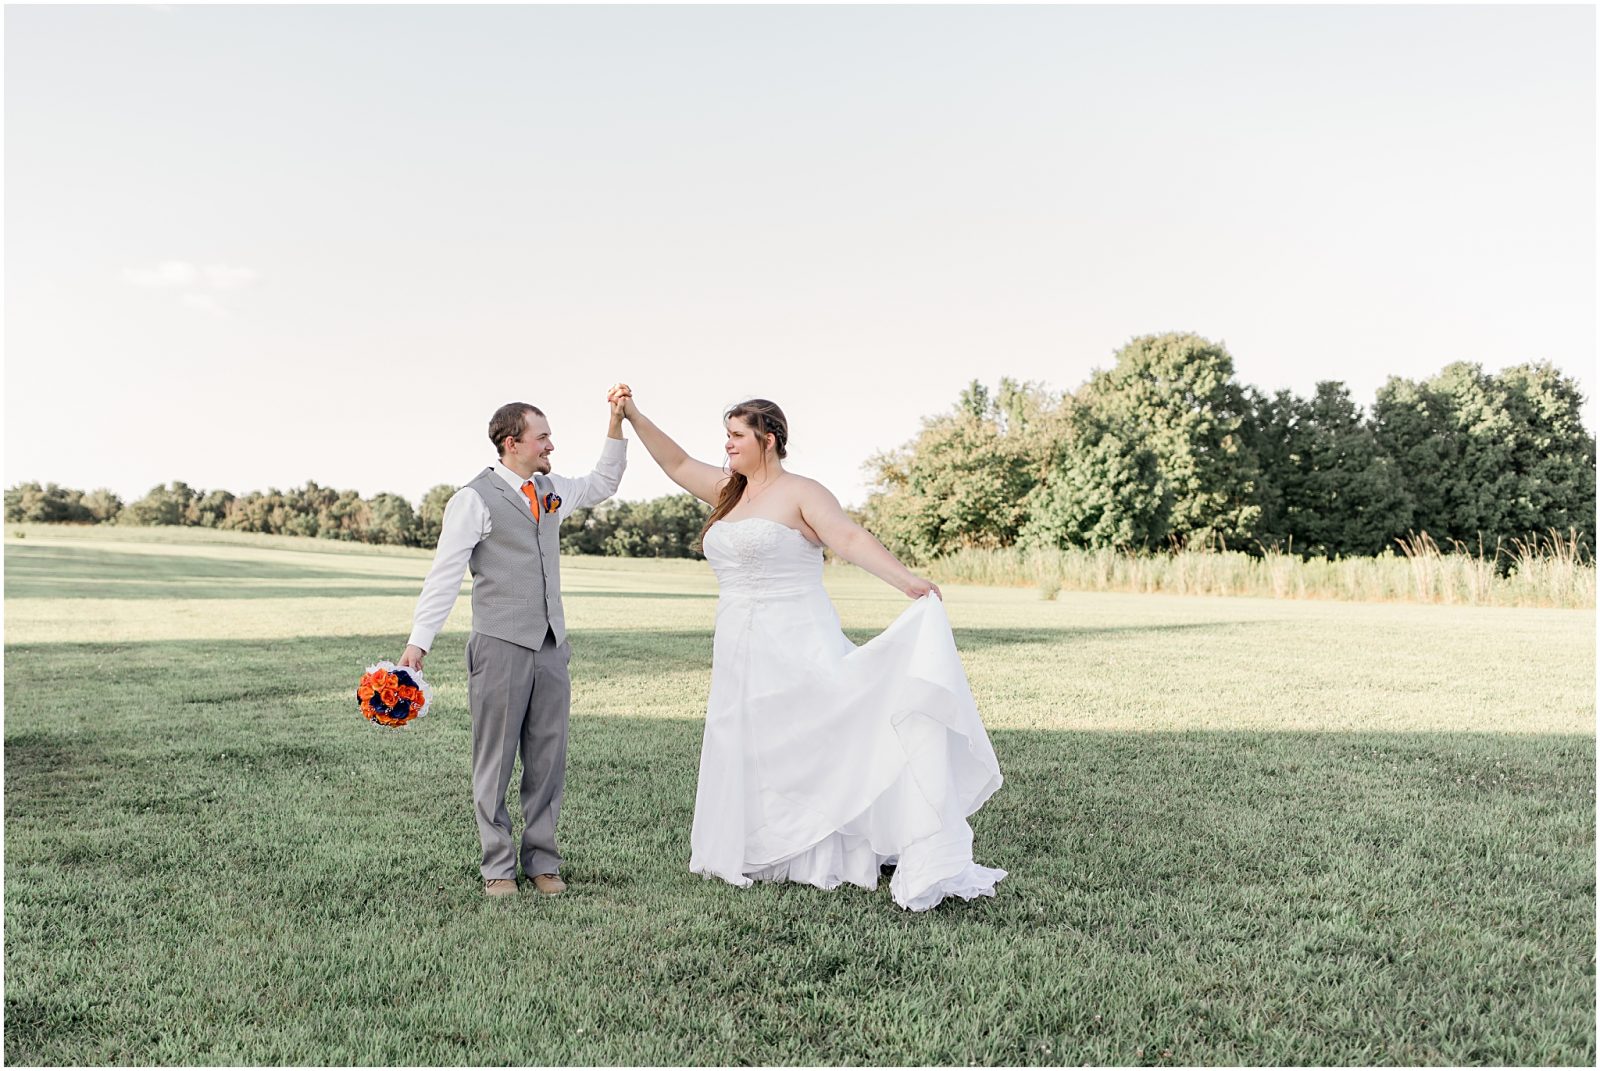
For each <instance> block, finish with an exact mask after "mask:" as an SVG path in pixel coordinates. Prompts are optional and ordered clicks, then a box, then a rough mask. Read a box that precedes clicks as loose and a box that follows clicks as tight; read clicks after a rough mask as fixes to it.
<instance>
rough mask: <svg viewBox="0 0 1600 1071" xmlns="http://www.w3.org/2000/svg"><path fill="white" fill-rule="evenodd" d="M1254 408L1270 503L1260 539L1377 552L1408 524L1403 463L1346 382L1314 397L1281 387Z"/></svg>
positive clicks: (1325, 385)
mask: <svg viewBox="0 0 1600 1071" xmlns="http://www.w3.org/2000/svg"><path fill="white" fill-rule="evenodd" d="M1262 408H1263V407H1261V406H1259V405H1258V406H1257V412H1258V420H1261V425H1260V427H1259V431H1260V438H1259V440H1258V447H1257V449H1258V454H1259V455H1260V458H1261V467H1262V477H1263V478H1262V483H1263V485H1264V488H1270V491H1268V493H1266V494H1265V495H1264V497H1265V498H1266V499H1267V501H1268V502H1269V503H1270V504H1269V505H1266V506H1264V514H1263V518H1262V523H1261V525H1260V531H1259V532H1258V538H1259V539H1260V541H1261V542H1263V543H1266V544H1269V545H1270V544H1274V543H1276V544H1278V545H1280V546H1282V547H1285V548H1291V547H1292V548H1293V549H1295V550H1297V551H1300V552H1301V553H1302V554H1305V555H1308V556H1309V555H1321V556H1323V557H1327V558H1334V557H1348V556H1350V555H1357V554H1377V553H1378V552H1380V551H1382V550H1383V549H1384V548H1386V547H1391V546H1393V541H1394V539H1395V538H1396V537H1397V536H1402V535H1404V534H1405V533H1406V531H1407V530H1408V529H1409V528H1410V527H1411V522H1412V505H1411V499H1410V496H1409V495H1408V494H1407V492H1406V489H1405V486H1404V483H1403V482H1402V480H1401V476H1400V471H1399V466H1397V465H1396V464H1395V463H1394V460H1393V459H1392V458H1390V457H1389V455H1388V454H1386V453H1385V452H1384V451H1383V450H1382V448H1381V447H1380V446H1379V445H1378V441H1377V437H1376V435H1375V434H1374V432H1373V429H1372V426H1371V424H1370V423H1369V422H1368V421H1367V420H1366V418H1365V416H1364V414H1363V413H1362V412H1361V408H1360V407H1359V406H1357V405H1356V404H1355V402H1354V401H1353V400H1352V399H1351V397H1350V392H1349V390H1348V389H1347V388H1346V387H1345V385H1344V384H1342V383H1335V382H1322V383H1318V384H1317V388H1316V393H1315V394H1314V395H1313V396H1312V397H1311V398H1310V399H1302V398H1297V397H1295V396H1294V395H1292V394H1290V393H1289V392H1288V391H1280V392H1278V394H1277V395H1276V396H1275V397H1274V398H1273V399H1272V400H1271V402H1270V403H1269V404H1268V405H1267V406H1266V407H1265V409H1266V412H1265V414H1264V416H1265V419H1261V416H1260V415H1259V414H1261V413H1262Z"/></svg>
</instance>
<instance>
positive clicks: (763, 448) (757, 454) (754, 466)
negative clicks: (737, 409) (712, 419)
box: [723, 417, 773, 479]
mask: <svg viewBox="0 0 1600 1071" xmlns="http://www.w3.org/2000/svg"><path fill="white" fill-rule="evenodd" d="M727 429H728V441H727V442H726V443H725V444H724V445H723V449H724V450H726V451H727V453H728V468H729V469H731V470H733V471H734V472H737V473H738V474H739V475H741V476H743V477H745V478H746V479H748V478H750V477H751V476H753V475H755V474H756V473H758V472H760V471H761V466H762V459H763V458H764V457H765V458H766V461H767V463H768V464H770V463H771V460H772V459H771V458H770V457H767V454H768V453H769V452H770V451H771V449H772V439H773V436H772V433H771V432H768V433H767V435H766V440H767V441H766V442H765V443H763V442H762V441H761V440H760V439H758V438H756V433H755V429H754V428H752V427H751V426H750V425H749V424H746V423H745V422H744V419H743V418H742V417H729V418H728V420H727Z"/></svg>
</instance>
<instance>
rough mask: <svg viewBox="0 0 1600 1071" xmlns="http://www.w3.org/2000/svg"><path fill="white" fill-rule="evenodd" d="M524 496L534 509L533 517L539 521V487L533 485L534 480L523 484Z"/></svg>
mask: <svg viewBox="0 0 1600 1071" xmlns="http://www.w3.org/2000/svg"><path fill="white" fill-rule="evenodd" d="M522 497H523V498H526V499H527V500H528V508H529V509H531V510H533V519H534V520H535V521H537V520H538V519H539V489H538V488H537V487H535V486H534V485H533V481H532V480H529V481H528V482H526V483H524V484H523V485H522Z"/></svg>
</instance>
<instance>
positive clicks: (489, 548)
mask: <svg viewBox="0 0 1600 1071" xmlns="http://www.w3.org/2000/svg"><path fill="white" fill-rule="evenodd" d="M533 483H534V487H535V488H537V490H538V494H539V501H540V502H543V501H544V496H545V495H548V494H552V493H554V491H555V488H554V486H552V485H551V483H550V481H549V480H548V479H546V478H545V477H544V476H541V475H537V474H536V475H535V476H534V477H533ZM467 486H468V487H470V488H472V490H473V491H475V492H477V495H478V497H479V498H481V499H483V504H484V505H485V506H487V507H489V537H488V538H487V539H484V540H482V541H481V542H479V543H478V545H477V546H476V547H474V548H473V549H472V557H471V558H469V559H468V560H467V567H468V568H469V569H470V570H471V571H472V631H474V632H481V633H483V634H484V635H485V636H494V637H495V638H497V639H502V640H505V641H507V642H509V643H514V644H516V645H517V646H519V647H527V648H529V649H530V650H534V651H537V650H538V649H539V648H540V647H542V646H543V645H544V638H545V633H546V632H548V631H550V630H552V629H553V630H554V631H555V634H556V643H558V644H561V643H565V642H566V640H567V622H566V619H565V618H564V617H563V616H562V613H561V531H560V529H561V524H560V522H559V521H558V520H557V519H556V514H554V513H545V514H542V515H541V519H540V520H539V521H535V520H534V519H533V511H532V510H531V509H529V508H528V500H527V499H526V498H525V497H523V495H522V492H521V491H513V490H512V489H511V488H510V486H508V485H507V484H506V482H505V481H504V480H502V479H501V478H500V477H499V476H497V475H495V471H494V469H493V468H487V469H484V470H483V471H482V472H480V473H478V476H477V478H476V479H474V480H473V481H472V482H471V483H469V484H467Z"/></svg>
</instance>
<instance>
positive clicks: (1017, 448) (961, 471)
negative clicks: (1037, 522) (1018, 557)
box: [863, 379, 1062, 561]
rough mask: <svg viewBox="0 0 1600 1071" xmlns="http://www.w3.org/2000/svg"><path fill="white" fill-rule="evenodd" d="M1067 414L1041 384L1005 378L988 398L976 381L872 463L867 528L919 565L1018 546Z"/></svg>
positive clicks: (888, 545)
mask: <svg viewBox="0 0 1600 1071" xmlns="http://www.w3.org/2000/svg"><path fill="white" fill-rule="evenodd" d="M1061 408H1062V401H1061V399H1060V398H1059V397H1058V396H1056V395H1053V394H1051V393H1050V392H1048V391H1046V390H1045V389H1044V388H1043V387H1042V386H1040V385H1039V384H1037V383H1020V382H1017V381H1016V380H1012V379H1002V380H1001V381H1000V386H999V389H998V390H997V391H996V392H994V393H993V394H991V393H990V391H989V390H988V388H987V387H985V386H984V385H983V384H982V383H980V382H978V381H977V380H973V381H972V382H971V383H970V384H969V385H968V386H967V387H966V389H965V390H963V391H962V392H961V396H960V397H959V398H958V399H957V401H956V404H955V406H954V407H953V410H952V411H951V412H948V413H944V414H941V415H939V416H936V417H931V418H926V419H924V420H923V422H922V430H921V431H920V432H919V433H918V435H917V437H916V438H915V439H913V440H911V441H910V442H908V443H906V444H905V445H904V446H902V447H900V448H899V449H898V450H894V451H891V452H889V453H885V454H880V455H878V456H876V457H874V458H872V459H871V460H870V461H869V462H868V463H867V464H868V469H869V471H870V473H871V475H872V482H873V489H872V492H871V493H870V494H869V496H868V498H867V502H866V505H865V508H864V510H863V514H864V516H865V525H864V526H865V527H866V528H868V529H869V530H870V531H871V532H872V533H873V534H874V535H876V536H877V537H878V538H879V539H880V540H882V541H883V543H884V545H885V546H887V547H888V548H889V549H890V550H892V551H894V552H895V553H897V554H900V555H902V556H907V557H910V558H913V559H915V560H919V561H925V560H927V559H929V558H932V557H934V556H936V555H938V554H942V553H945V552H947V551H951V550H955V549H958V548H961V547H1003V546H1009V545H1010V544H1012V543H1014V542H1016V539H1017V536H1018V534H1019V533H1020V531H1021V528H1022V524H1023V522H1024V520H1025V519H1026V516H1027V509H1026V506H1025V502H1026V501H1027V499H1028V496H1029V494H1030V493H1031V492H1032V491H1033V489H1034V488H1035V487H1036V486H1037V485H1038V483H1039V480H1040V477H1041V475H1042V472H1043V468H1044V465H1043V461H1044V458H1045V456H1046V455H1047V453H1048V451H1049V449H1050V442H1051V440H1052V439H1053V437H1055V436H1056V435H1058V434H1059V426H1060V423H1061V420H1062V413H1061Z"/></svg>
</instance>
